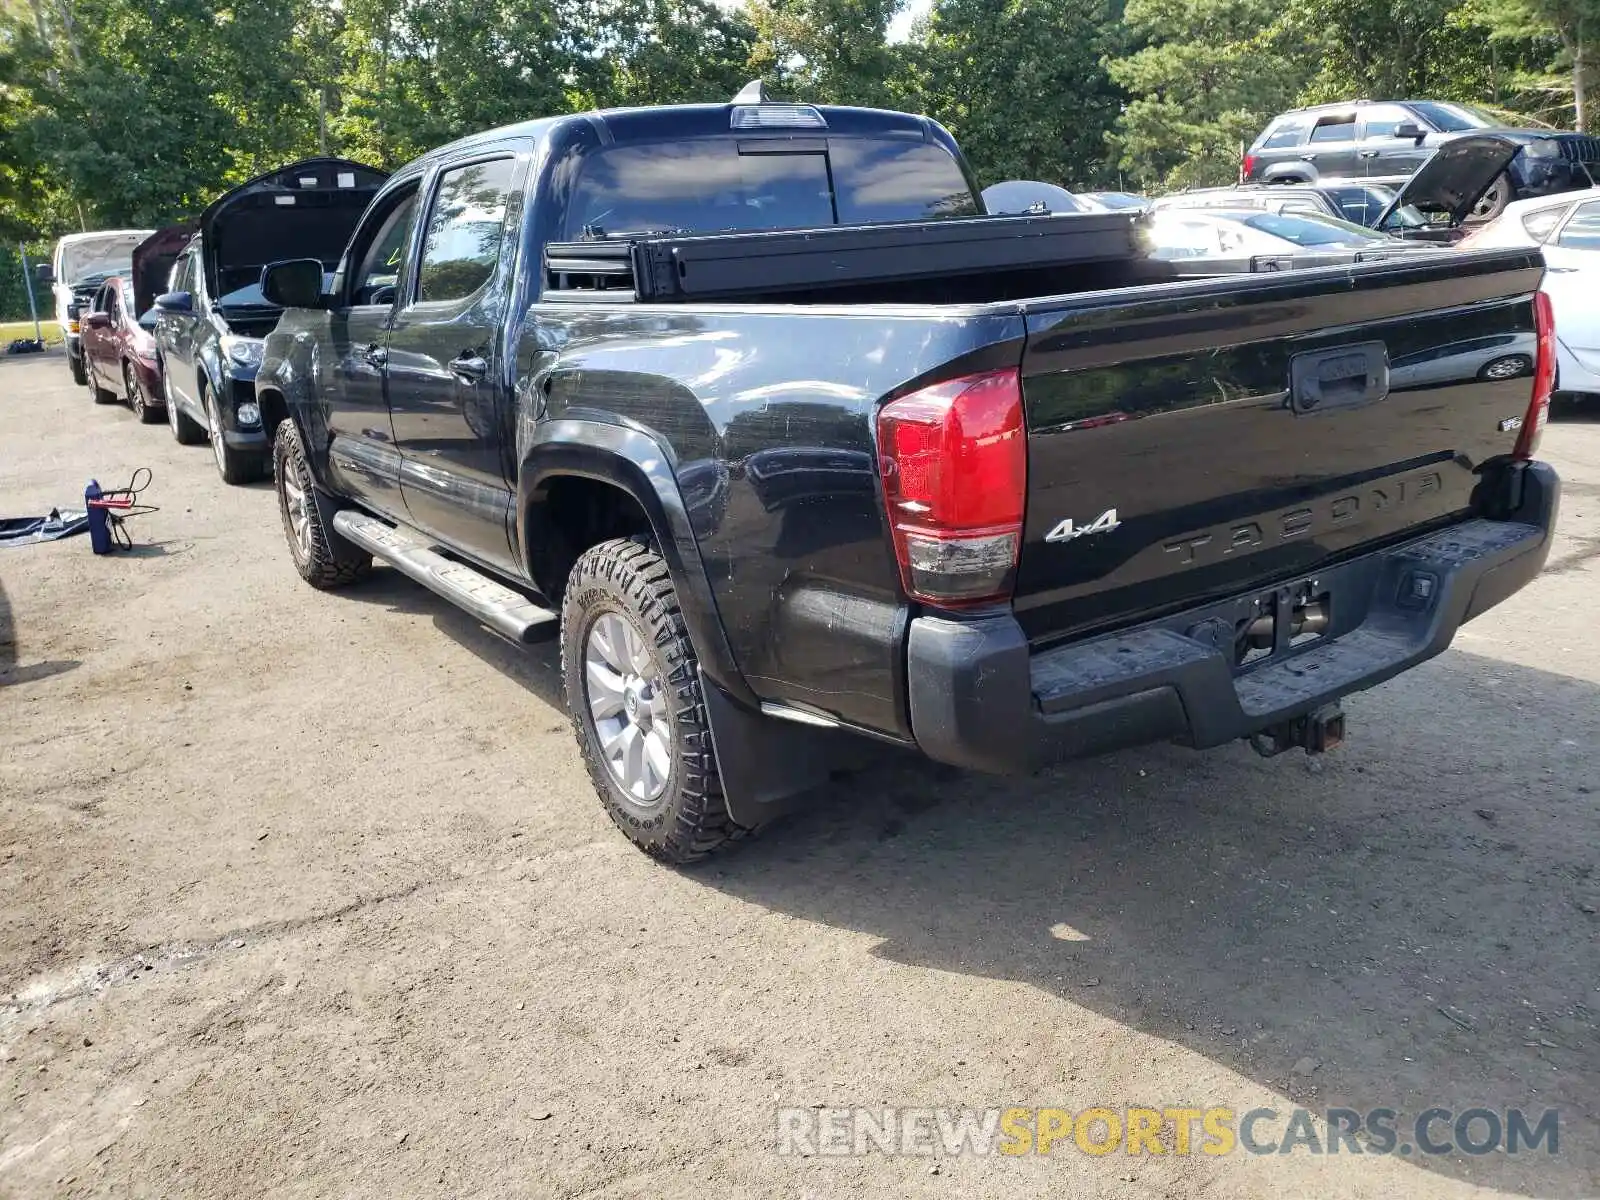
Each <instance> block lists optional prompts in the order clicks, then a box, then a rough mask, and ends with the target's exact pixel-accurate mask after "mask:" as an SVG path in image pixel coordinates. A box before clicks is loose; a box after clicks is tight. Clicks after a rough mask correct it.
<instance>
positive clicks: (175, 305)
mask: <svg viewBox="0 0 1600 1200" xmlns="http://www.w3.org/2000/svg"><path fill="white" fill-rule="evenodd" d="M156 307H157V308H159V309H160V310H161V311H162V312H164V313H192V312H193V311H194V297H193V296H192V295H190V294H189V293H188V292H163V293H162V294H161V295H159V296H157V297H156Z"/></svg>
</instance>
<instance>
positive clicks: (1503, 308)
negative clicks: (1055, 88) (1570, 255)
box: [1015, 250, 1540, 641]
mask: <svg viewBox="0 0 1600 1200" xmlns="http://www.w3.org/2000/svg"><path fill="white" fill-rule="evenodd" d="M1539 276H1540V267H1539V265H1538V260H1537V255H1536V253H1535V252H1534V251H1532V250H1524V251H1487V252H1483V253H1470V252H1443V251H1441V252H1438V253H1437V255H1432V254H1421V255H1413V256H1407V257H1406V259H1404V260H1401V261H1396V262H1392V263H1389V262H1386V263H1382V264H1373V265H1371V266H1362V267H1357V268H1354V269H1351V268H1344V269H1338V268H1329V269H1314V270H1305V271H1297V272H1284V273H1283V274H1281V275H1265V276H1264V275H1255V276H1242V277H1232V278H1228V279H1211V280H1203V281H1196V282H1193V283H1179V284H1169V285H1165V286H1164V287H1162V288H1160V289H1149V290H1137V291H1130V292H1124V293H1122V294H1121V295H1120V296H1118V297H1116V298H1108V297H1107V296H1105V295H1104V294H1102V295H1101V296H1100V297H1098V298H1097V297H1095V296H1093V295H1086V296H1081V297H1075V298H1071V299H1056V300H1051V301H1039V302H1036V303H1035V304H1030V305H1028V306H1026V307H1027V308H1028V310H1029V311H1028V315H1027V322H1028V343H1027V347H1026V350H1025V352H1024V357H1023V368H1022V369H1023V401H1024V407H1025V410H1026V417H1027V425H1028V503H1027V519H1026V525H1025V530H1024V542H1023V549H1022V554H1021V558H1020V561H1019V564H1018V578H1017V588H1016V602H1015V603H1016V611H1017V616H1018V618H1019V620H1021V621H1022V623H1023V626H1024V628H1025V629H1026V630H1027V632H1028V634H1029V636H1030V638H1032V639H1033V640H1035V641H1049V640H1050V639H1052V638H1055V637H1058V636H1064V635H1067V634H1070V633H1074V632H1080V631H1087V630H1090V629H1094V628H1103V627H1107V626H1110V625H1115V624H1118V623H1121V622H1125V621H1129V620H1133V619H1135V618H1138V617H1141V616H1146V615H1150V614H1153V613H1155V612H1158V611H1163V610H1167V611H1170V610H1174V609H1179V608H1186V607H1189V606H1191V605H1195V604H1198V603H1200V602H1201V601H1202V600H1205V599H1209V598H1220V597H1223V596H1231V595H1238V594H1241V593H1247V592H1248V591H1249V590H1250V589H1252V588H1255V587H1258V586H1264V585H1270V584H1272V583H1275V582H1284V581H1288V580H1291V579H1294V578H1295V577H1297V576H1301V575H1304V574H1309V573H1312V572H1315V571H1316V570H1318V569H1319V567H1321V566H1322V565H1323V564H1325V563H1328V562H1330V561H1332V560H1334V559H1336V558H1337V557H1339V556H1341V555H1348V554H1351V553H1354V552H1358V551H1360V550H1363V549H1365V548H1368V547H1371V546H1374V545H1377V544H1382V543H1385V542H1388V541H1392V540H1395V539H1398V538H1403V537H1405V536H1409V535H1411V534H1413V533H1416V532H1418V531H1419V530H1422V529H1425V528H1427V527H1429V526H1430V525H1434V524H1437V523H1441V522H1445V521H1448V520H1451V519H1453V518H1455V517H1457V516H1459V515H1460V514H1462V513H1464V512H1466V511H1467V510H1468V509H1469V507H1470V505H1471V495H1472V490H1473V487H1474V485H1475V483H1476V482H1477V476H1476V475H1475V474H1474V472H1475V470H1476V468H1478V467H1479V466H1480V465H1481V464H1482V463H1483V461H1484V460H1485V459H1487V458H1489V457H1491V456H1493V455H1499V454H1505V453H1508V452H1509V451H1510V450H1511V448H1512V446H1513V444H1514V442H1515V440H1516V434H1515V432H1502V431H1501V423H1502V422H1505V421H1507V420H1508V419H1510V418H1520V417H1521V416H1522V415H1523V414H1524V413H1525V412H1526V410H1527V406H1528V401H1529V397H1530V393H1531V388H1532V379H1531V373H1532V367H1533V356H1534V344H1535V335H1534V325H1533V304H1532V293H1533V291H1534V289H1535V288H1537V287H1538V284H1539ZM1491 341H1492V342H1493V344H1494V347H1495V349H1494V353H1493V357H1496V358H1498V359H1501V360H1503V359H1505V358H1506V357H1508V356H1512V355H1522V356H1523V369H1522V370H1521V371H1520V372H1519V373H1518V374H1515V375H1512V376H1510V377H1505V376H1504V375H1503V373H1496V374H1495V376H1494V377H1492V378H1484V377H1480V372H1482V370H1483V367H1484V366H1485V362H1486V360H1485V349H1484V347H1485V346H1486V345H1488V344H1489V343H1490V342H1491ZM1420 357H1426V358H1427V359H1428V362H1429V368H1428V370H1427V371H1426V372H1413V373H1411V374H1409V375H1408V374H1405V373H1403V372H1402V371H1401V370H1400V369H1399V368H1395V369H1394V370H1392V371H1391V368H1390V366H1389V364H1390V363H1391V362H1396V363H1404V362H1410V361H1417V360H1418V359H1419V358H1420ZM1485 374H1489V373H1485ZM1297 381H1298V382H1297Z"/></svg>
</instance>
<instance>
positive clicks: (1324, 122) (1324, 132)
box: [1311, 114, 1356, 142]
mask: <svg viewBox="0 0 1600 1200" xmlns="http://www.w3.org/2000/svg"><path fill="white" fill-rule="evenodd" d="M1355 136H1356V119H1355V116H1354V115H1353V114H1352V115H1350V116H1328V117H1319V118H1318V119H1317V124H1316V128H1314V129H1313V130H1312V131H1311V140H1312V141H1313V142H1348V141H1351V140H1353V139H1354V138H1355Z"/></svg>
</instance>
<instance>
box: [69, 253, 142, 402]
mask: <svg viewBox="0 0 1600 1200" xmlns="http://www.w3.org/2000/svg"><path fill="white" fill-rule="evenodd" d="M79 323H80V324H81V325H82V327H83V365H84V371H85V374H86V375H87V377H88V382H89V392H90V394H91V395H93V396H94V399H95V403H97V404H111V403H113V402H115V401H117V400H119V399H125V400H126V401H127V402H128V406H129V407H130V408H132V409H133V411H134V415H135V416H137V417H138V418H139V420H141V421H143V422H144V423H146V424H153V423H154V422H156V421H159V420H160V419H161V415H162V411H163V405H162V402H161V399H160V397H161V395H162V386H161V360H160V356H159V355H158V354H157V352H156V339H155V333H154V330H155V324H156V319H155V310H154V309H147V310H146V311H145V312H144V313H140V312H139V311H138V305H137V303H136V301H135V298H134V286H133V279H132V276H131V275H129V276H124V275H113V276H112V277H111V278H110V279H108V280H106V281H105V283H103V284H101V285H100V290H99V291H98V292H96V293H95V297H94V300H93V301H91V302H90V305H89V308H88V309H87V310H86V311H85V312H83V313H82V314H81V316H80V318H79Z"/></svg>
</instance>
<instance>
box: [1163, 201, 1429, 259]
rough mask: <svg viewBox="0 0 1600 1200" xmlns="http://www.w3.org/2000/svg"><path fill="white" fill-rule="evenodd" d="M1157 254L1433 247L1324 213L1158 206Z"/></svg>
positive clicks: (1181, 255)
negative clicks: (1392, 236)
mask: <svg viewBox="0 0 1600 1200" xmlns="http://www.w3.org/2000/svg"><path fill="white" fill-rule="evenodd" d="M1148 236H1149V238H1150V243H1151V247H1152V251H1151V254H1152V257H1154V258H1157V259H1160V260H1162V261H1165V262H1174V261H1180V260H1183V259H1190V258H1249V257H1253V256H1257V255H1274V256H1284V255H1295V254H1304V253H1322V252H1327V251H1343V250H1383V251H1386V252H1391V253H1392V252H1400V251H1405V250H1407V249H1412V250H1420V251H1427V250H1430V249H1433V247H1430V246H1428V245H1427V244H1425V243H1420V242H1414V243H1407V242H1396V241H1395V240H1394V239H1393V238H1390V237H1385V236H1384V235H1383V234H1381V233H1378V232H1376V231H1374V230H1371V229H1367V228H1366V227H1365V226H1361V225H1357V224H1355V223H1354V222H1352V221H1346V220H1344V219H1342V218H1340V217H1330V216H1328V215H1327V214H1325V213H1320V212H1272V211H1270V210H1267V209H1261V208H1209V207H1208V208H1183V207H1172V208H1157V209H1156V210H1155V212H1154V213H1152V214H1151V217H1150V222H1149V234H1148Z"/></svg>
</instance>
